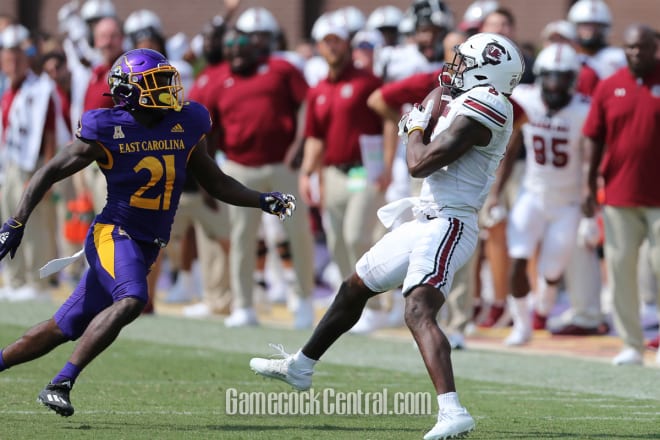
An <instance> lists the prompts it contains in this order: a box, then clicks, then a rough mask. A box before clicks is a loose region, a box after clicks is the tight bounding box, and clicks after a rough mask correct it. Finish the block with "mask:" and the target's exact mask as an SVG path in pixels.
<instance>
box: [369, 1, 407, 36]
mask: <svg viewBox="0 0 660 440" xmlns="http://www.w3.org/2000/svg"><path fill="white" fill-rule="evenodd" d="M402 18H403V12H401V10H400V9H399V8H397V7H396V6H380V7H378V8H376V9H374V10H373V12H372V13H371V14H369V18H367V29H369V30H376V29H379V28H383V27H393V28H396V27H398V26H399V23H400V22H401V19H402Z"/></svg>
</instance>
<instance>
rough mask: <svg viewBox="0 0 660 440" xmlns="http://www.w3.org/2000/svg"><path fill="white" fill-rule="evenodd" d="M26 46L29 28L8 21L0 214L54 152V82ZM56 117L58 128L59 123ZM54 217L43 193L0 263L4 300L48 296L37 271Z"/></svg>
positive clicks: (47, 254)
mask: <svg viewBox="0 0 660 440" xmlns="http://www.w3.org/2000/svg"><path fill="white" fill-rule="evenodd" d="M28 46H29V32H28V30H27V29H26V28H25V27H23V26H21V25H11V26H8V27H7V28H5V30H4V31H2V33H0V60H1V61H0V64H1V65H2V71H3V73H4V74H5V75H6V76H7V79H8V87H7V89H6V90H5V91H4V93H3V94H2V97H1V100H0V118H1V120H0V140H1V142H0V151H2V160H1V161H0V162H1V163H0V169H1V171H2V181H1V184H2V197H1V198H0V208H1V209H2V214H3V215H4V216H7V215H9V213H10V212H11V210H12V209H13V207H14V206H15V205H17V204H18V202H19V200H20V199H21V195H22V194H23V189H24V188H25V185H27V183H28V182H29V180H30V179H31V178H32V175H33V173H34V171H35V170H36V169H37V168H38V167H40V166H41V165H43V164H45V163H46V162H48V161H49V160H50V159H51V158H52V157H53V156H54V155H55V149H56V145H57V138H56V134H57V132H56V129H57V119H58V118H61V117H62V113H61V112H60V111H59V107H58V106H56V102H57V101H56V99H57V97H56V91H55V83H54V82H53V81H51V79H50V78H49V77H48V76H46V75H43V76H38V75H36V74H35V73H34V72H33V71H32V70H31V69H30V63H29V58H28V55H27V53H26V49H27V48H28ZM60 122H61V125H60V127H61V126H62V125H64V122H63V121H60ZM65 138H66V136H65ZM54 218H55V204H54V201H53V200H52V198H46V199H45V200H44V201H43V202H42V203H40V204H39V206H38V207H37V208H36V211H35V218H34V221H33V222H31V223H30V226H29V227H28V228H27V233H26V237H25V241H24V243H23V247H22V248H21V250H20V251H18V252H17V253H16V258H13V259H11V260H8V261H6V262H5V263H4V269H3V271H4V285H5V286H6V287H5V288H4V289H3V291H2V292H1V293H0V295H1V296H2V297H4V298H5V299H9V300H10V301H22V300H29V299H36V298H42V299H46V298H48V294H47V289H48V284H47V281H46V280H39V279H38V278H37V275H36V274H37V273H38V269H39V266H40V265H41V264H43V263H44V262H46V261H48V259H50V258H54V257H55V256H56V252H57V249H56V241H55V237H56V231H55V223H54V222H53V221H52V219H54ZM1 238H2V237H0V239H1ZM3 241H4V240H3ZM12 256H13V254H12Z"/></svg>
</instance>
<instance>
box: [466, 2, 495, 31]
mask: <svg viewBox="0 0 660 440" xmlns="http://www.w3.org/2000/svg"><path fill="white" fill-rule="evenodd" d="M499 6H500V5H499V3H498V1H497V0H477V1H475V2H472V3H471V4H470V6H468V7H467V9H466V10H465V13H464V14H463V21H462V22H461V29H463V30H467V29H474V28H479V27H480V26H481V23H482V22H483V21H484V19H485V18H486V16H487V15H488V14H490V13H491V12H493V11H495V10H496V9H497V8H498V7H499Z"/></svg>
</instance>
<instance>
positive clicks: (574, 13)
mask: <svg viewBox="0 0 660 440" xmlns="http://www.w3.org/2000/svg"><path fill="white" fill-rule="evenodd" d="M568 20H569V21H570V22H571V23H573V24H574V25H575V29H576V34H577V49H578V52H579V53H580V54H581V55H582V64H583V67H582V69H581V70H580V75H579V76H578V81H577V85H576V90H577V92H578V93H581V94H583V95H585V96H591V95H592V93H593V91H594V89H595V88H596V84H598V81H600V80H601V79H604V78H607V77H608V76H610V75H612V74H613V73H614V72H616V71H617V70H618V69H620V68H621V67H624V66H625V65H626V59H625V55H624V53H623V51H622V50H621V49H620V48H618V47H612V46H610V45H609V44H608V42H607V37H608V34H609V32H610V28H611V26H612V14H611V13H610V8H608V6H607V4H606V3H605V2H603V1H602V0H578V1H577V2H576V3H575V4H574V5H573V6H572V7H571V9H570V10H569V11H568Z"/></svg>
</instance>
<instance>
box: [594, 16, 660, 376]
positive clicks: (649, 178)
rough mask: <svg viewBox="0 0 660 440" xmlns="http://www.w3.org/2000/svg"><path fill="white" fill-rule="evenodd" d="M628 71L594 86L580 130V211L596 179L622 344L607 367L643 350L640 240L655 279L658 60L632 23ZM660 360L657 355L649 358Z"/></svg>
mask: <svg viewBox="0 0 660 440" xmlns="http://www.w3.org/2000/svg"><path fill="white" fill-rule="evenodd" d="M624 50H625V55H626V59H627V61H628V66H627V67H625V68H622V69H620V70H618V71H617V72H616V73H615V74H614V75H612V76H611V77H609V78H607V79H604V80H602V81H600V83H599V84H598V86H596V89H595V91H594V95H593V101H592V104H591V110H590V112H589V116H588V118H587V121H586V123H585V126H584V129H583V133H584V136H585V137H586V145H587V146H588V148H589V149H590V150H592V156H591V164H590V167H589V175H588V184H589V195H588V197H587V199H586V200H585V203H584V206H583V208H584V213H585V215H587V216H592V215H593V214H594V208H595V204H596V193H597V189H598V185H597V180H598V176H599V174H600V175H602V177H603V181H604V184H605V200H604V203H603V205H604V208H603V217H604V221H605V262H606V266H607V273H608V282H609V284H610V286H611V289H612V295H613V299H614V308H613V316H614V326H615V329H616V331H617V333H618V334H619V335H620V337H621V339H622V340H623V344H624V345H623V349H622V351H621V352H620V353H619V354H618V355H617V356H616V357H615V358H614V359H613V360H612V362H613V363H614V364H615V365H641V364H642V363H643V356H642V353H643V351H644V337H643V334H642V328H641V322H640V314H639V295H638V290H637V263H638V256H639V247H640V245H641V244H642V241H643V240H644V238H648V240H649V244H650V246H651V261H652V263H653V267H654V271H655V274H656V276H657V277H660V247H659V246H660V186H659V185H654V184H652V182H656V181H657V174H658V167H657V164H658V163H660V149H658V148H657V141H658V139H660V124H659V123H658V121H660V61H658V59H656V58H655V53H656V50H657V40H656V39H655V34H654V31H653V30H652V29H650V28H649V27H648V26H645V25H639V24H636V25H632V26H630V27H629V28H628V29H627V30H626V32H625V34H624ZM656 361H657V362H660V356H658V357H657V358H656Z"/></svg>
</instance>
